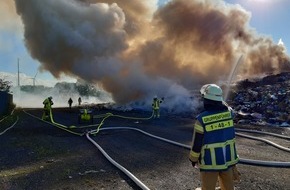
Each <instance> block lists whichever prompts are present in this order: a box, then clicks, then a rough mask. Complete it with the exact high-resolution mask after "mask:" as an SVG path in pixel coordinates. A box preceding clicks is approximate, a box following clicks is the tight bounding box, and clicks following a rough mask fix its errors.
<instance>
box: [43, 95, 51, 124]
mask: <svg viewBox="0 0 290 190" xmlns="http://www.w3.org/2000/svg"><path fill="white" fill-rule="evenodd" d="M43 105H44V110H43V114H42V119H43V120H48V121H50V114H51V106H52V105H53V101H52V97H51V96H49V97H48V98H46V99H45V100H44V101H43Z"/></svg>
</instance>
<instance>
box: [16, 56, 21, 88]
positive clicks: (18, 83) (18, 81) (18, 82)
mask: <svg viewBox="0 0 290 190" xmlns="http://www.w3.org/2000/svg"><path fill="white" fill-rule="evenodd" d="M17 66H18V78H17V79H18V80H17V85H18V86H20V78H19V58H17Z"/></svg>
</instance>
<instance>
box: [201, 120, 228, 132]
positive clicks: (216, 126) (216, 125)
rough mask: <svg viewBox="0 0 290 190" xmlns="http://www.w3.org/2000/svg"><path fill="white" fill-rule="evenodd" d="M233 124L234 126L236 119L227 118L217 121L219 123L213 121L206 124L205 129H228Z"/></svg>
mask: <svg viewBox="0 0 290 190" xmlns="http://www.w3.org/2000/svg"><path fill="white" fill-rule="evenodd" d="M233 126H234V121H233V120H227V121H222V122H217V123H212V124H210V125H206V126H205V130H206V131H208V132H210V131H215V130H220V129H226V128H229V127H233Z"/></svg>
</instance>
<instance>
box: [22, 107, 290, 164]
mask: <svg viewBox="0 0 290 190" xmlns="http://www.w3.org/2000/svg"><path fill="white" fill-rule="evenodd" d="M24 112H25V111H24ZM25 113H27V112H25ZM27 114H29V113H27ZM29 115H31V116H33V115H32V114H29ZM33 117H36V116H33ZM36 118H37V117H36ZM38 119H40V118H38ZM40 120H41V119H40ZM41 121H43V120H41ZM44 122H45V121H44ZM102 122H104V120H103V121H102ZM47 123H48V124H51V125H53V124H52V123H50V122H47ZM54 126H57V127H59V128H61V129H63V130H66V131H68V132H70V133H72V134H76V135H79V136H82V135H84V134H83V133H75V132H73V131H71V130H69V129H67V128H62V127H60V126H58V125H54ZM61 126H63V125H61ZM116 129H129V130H135V131H138V132H141V133H143V134H145V135H148V136H150V137H152V138H156V139H159V140H162V141H165V142H168V143H171V144H174V145H177V146H181V147H183V148H186V149H190V148H191V147H190V146H189V145H185V144H181V143H178V142H175V141H172V140H169V139H165V138H162V137H158V136H155V135H152V134H150V133H147V132H145V131H142V130H140V129H137V128H131V127H113V128H100V126H99V127H98V128H97V129H96V130H92V131H90V134H97V133H98V132H99V131H101V130H116ZM271 144H275V143H271ZM284 149H287V148H285V147H284ZM239 163H241V164H246V165H255V166H265V167H281V168H290V162H279V161H263V160H252V159H244V158H240V161H239Z"/></svg>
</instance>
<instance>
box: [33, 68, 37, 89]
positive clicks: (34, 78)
mask: <svg viewBox="0 0 290 190" xmlns="http://www.w3.org/2000/svg"><path fill="white" fill-rule="evenodd" d="M37 74H38V71H37V72H36V74H35V75H34V77H33V78H32V79H33V86H35V80H36V75H37Z"/></svg>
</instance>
